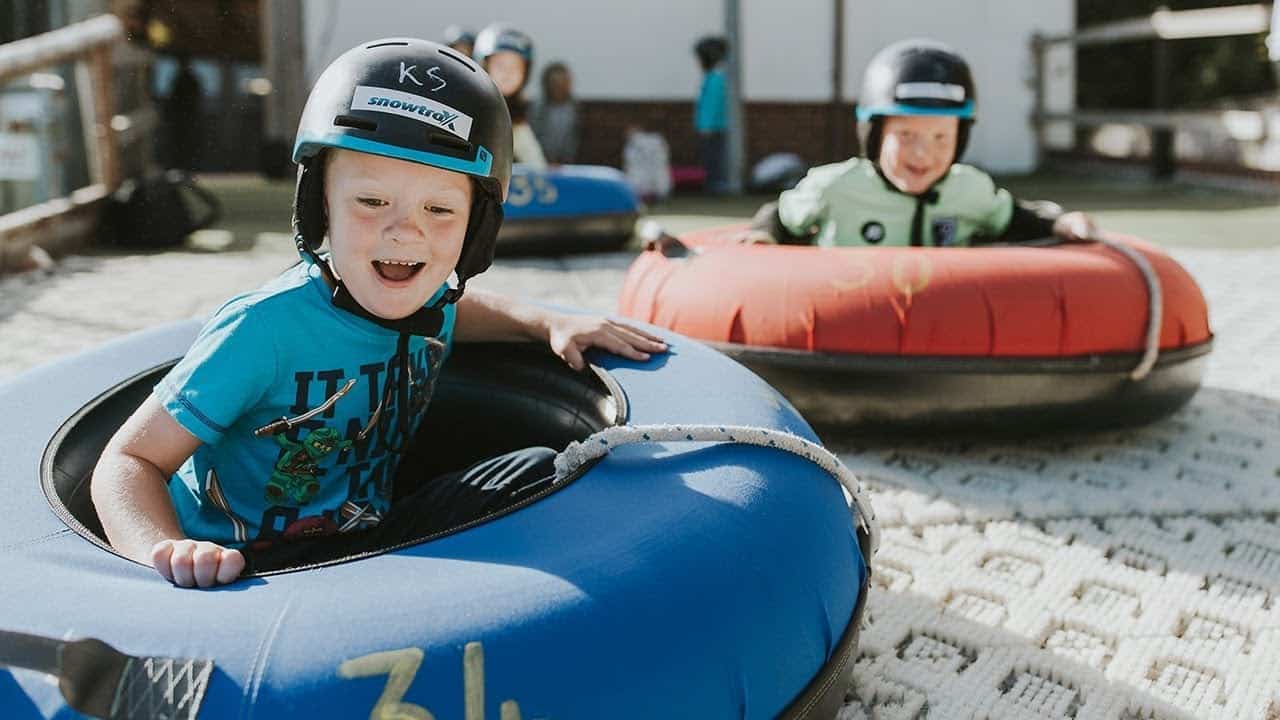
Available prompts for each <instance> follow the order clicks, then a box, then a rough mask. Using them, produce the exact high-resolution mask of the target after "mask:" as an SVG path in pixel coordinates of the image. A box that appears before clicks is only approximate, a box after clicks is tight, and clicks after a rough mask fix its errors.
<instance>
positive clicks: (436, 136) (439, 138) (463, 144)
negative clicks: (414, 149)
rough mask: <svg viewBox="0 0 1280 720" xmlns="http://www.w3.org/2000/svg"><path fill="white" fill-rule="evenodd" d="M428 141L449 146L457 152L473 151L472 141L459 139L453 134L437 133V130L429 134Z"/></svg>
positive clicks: (448, 147) (444, 146) (441, 145)
mask: <svg viewBox="0 0 1280 720" xmlns="http://www.w3.org/2000/svg"><path fill="white" fill-rule="evenodd" d="M427 142H429V143H431V144H432V145H438V146H440V147H443V148H447V149H449V150H455V151H457V152H463V153H470V152H471V143H469V142H467V141H465V140H459V139H458V138H456V137H454V136H452V135H446V134H444V133H437V132H433V133H431V134H430V135H428V136H427Z"/></svg>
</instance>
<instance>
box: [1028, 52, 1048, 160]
mask: <svg viewBox="0 0 1280 720" xmlns="http://www.w3.org/2000/svg"><path fill="white" fill-rule="evenodd" d="M1044 52H1045V44H1044V36H1043V35H1041V34H1040V33H1038V32H1037V33H1033V34H1032V35H1031V134H1032V138H1033V139H1034V140H1035V152H1036V156H1035V166H1036V169H1039V168H1040V164H1041V163H1042V162H1044Z"/></svg>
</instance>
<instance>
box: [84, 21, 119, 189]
mask: <svg viewBox="0 0 1280 720" xmlns="http://www.w3.org/2000/svg"><path fill="white" fill-rule="evenodd" d="M89 74H90V76H91V77H92V83H93V134H94V136H95V139H96V142H95V143H94V146H95V148H96V152H97V155H98V177H96V178H94V180H95V181H96V182H99V183H102V184H103V185H105V186H106V188H107V192H108V193H112V192H115V190H116V188H117V187H119V186H120V181H121V177H120V156H119V153H118V152H117V148H116V134H115V132H114V131H113V130H112V129H111V118H113V117H115V114H116V109H115V89H114V85H113V79H112V67H111V46H109V45H100V46H98V47H97V48H95V49H94V50H93V52H92V53H90V55H89Z"/></svg>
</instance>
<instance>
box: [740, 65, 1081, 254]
mask: <svg viewBox="0 0 1280 720" xmlns="http://www.w3.org/2000/svg"><path fill="white" fill-rule="evenodd" d="M974 106H975V92H974V85H973V78H972V76H971V74H970V72H969V66H968V64H967V63H966V62H965V61H964V59H963V58H961V57H960V56H959V55H958V54H957V53H956V52H955V51H954V50H952V49H951V48H949V47H947V46H946V45H943V44H941V43H937V42H934V41H930V40H905V41H902V42H899V43H895V44H893V45H890V46H889V47H887V48H885V49H883V50H881V51H880V52H879V53H877V54H876V56H875V57H874V58H873V59H872V61H871V64H870V66H868V68H867V72H866V75H865V77H864V80H863V90H862V96H861V98H860V99H859V107H858V111H857V113H858V120H859V121H860V122H862V123H864V124H865V126H864V133H863V135H864V146H865V148H866V157H865V158H851V159H849V160H846V161H844V162H841V163H834V164H831V165H823V166H820V167H816V168H813V169H812V170H810V171H809V173H808V175H807V176H805V178H804V179H803V180H801V181H800V184H799V185H797V186H796V187H795V188H794V189H792V190H787V191H785V192H783V193H782V195H781V196H780V197H779V198H778V202H777V204H776V207H775V206H773V205H772V204H771V205H766V206H765V207H764V208H762V209H761V212H760V213H758V214H757V218H756V222H755V223H754V225H753V227H754V230H753V232H752V233H751V236H750V238H749V239H750V240H752V241H757V242H760V241H763V242H771V241H773V242H781V243H785V244H809V243H814V244H817V245H822V246H828V247H830V246H859V245H897V246H935V247H951V246H966V245H978V244H987V243H994V242H1022V241H1026V240H1034V239H1040V238H1045V237H1048V236H1056V237H1058V238H1059V239H1062V240H1065V241H1077V242H1078V241H1083V240H1087V239H1089V238H1090V237H1091V236H1092V235H1093V234H1094V233H1095V232H1096V230H1095V228H1094V225H1093V222H1092V221H1091V220H1090V219H1089V217H1088V216H1087V215H1085V214H1084V213H1080V212H1071V213H1063V212H1062V210H1061V208H1059V207H1057V206H1056V205H1053V204H1052V203H1038V204H1024V203H1020V202H1018V201H1016V200H1015V199H1014V198H1013V196H1012V195H1010V194H1009V192H1008V191H1007V190H1004V189H1003V188H999V187H997V186H996V184H995V182H994V181H993V180H992V179H991V177H990V176H989V175H987V174H986V173H984V172H982V171H981V170H978V169H977V168H974V167H972V166H970V165H964V164H961V163H958V162H956V161H957V160H958V159H959V158H960V156H961V155H962V154H963V153H964V149H965V145H966V144H967V142H968V139H969V130H970V127H971V126H972V125H973V122H974Z"/></svg>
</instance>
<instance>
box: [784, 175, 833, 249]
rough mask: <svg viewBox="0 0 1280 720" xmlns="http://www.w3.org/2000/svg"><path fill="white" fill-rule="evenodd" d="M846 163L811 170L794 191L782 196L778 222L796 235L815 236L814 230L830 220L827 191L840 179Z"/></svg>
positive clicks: (788, 191) (785, 191)
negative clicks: (827, 218)
mask: <svg viewBox="0 0 1280 720" xmlns="http://www.w3.org/2000/svg"><path fill="white" fill-rule="evenodd" d="M841 168H842V164H836V165H822V166H820V167H816V168H813V169H811V170H809V172H808V174H806V175H805V176H804V179H803V180H801V181H800V183H799V184H797V185H796V186H795V187H794V188H792V189H790V190H784V191H783V192H782V194H781V195H779V196H778V219H779V220H781V221H782V226H783V227H785V228H786V229H787V231H788V232H790V233H791V234H792V235H795V236H807V235H812V234H813V227H814V226H815V225H818V224H821V223H822V221H823V220H824V219H826V217H827V188H828V187H830V186H831V184H832V183H833V182H834V181H835V180H836V178H838V177H839V176H840V172H841Z"/></svg>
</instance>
